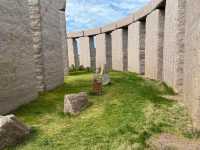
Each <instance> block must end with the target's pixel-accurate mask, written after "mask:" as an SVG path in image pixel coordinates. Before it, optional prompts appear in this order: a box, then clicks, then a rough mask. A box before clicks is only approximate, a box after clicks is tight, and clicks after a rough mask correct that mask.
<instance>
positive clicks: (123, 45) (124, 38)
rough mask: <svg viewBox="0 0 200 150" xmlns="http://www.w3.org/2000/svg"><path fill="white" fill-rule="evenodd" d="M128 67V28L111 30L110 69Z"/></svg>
mask: <svg viewBox="0 0 200 150" xmlns="http://www.w3.org/2000/svg"><path fill="white" fill-rule="evenodd" d="M127 68H128V30H127V29H117V30H115V31H113V32H112V69H113V70H116V71H127Z"/></svg>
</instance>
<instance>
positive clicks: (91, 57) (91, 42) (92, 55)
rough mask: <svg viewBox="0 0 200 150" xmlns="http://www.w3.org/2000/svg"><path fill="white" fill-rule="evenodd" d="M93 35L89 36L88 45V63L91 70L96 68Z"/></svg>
mask: <svg viewBox="0 0 200 150" xmlns="http://www.w3.org/2000/svg"><path fill="white" fill-rule="evenodd" d="M95 38H96V37H95V36H90V37H89V45H90V64H91V69H92V70H93V71H95V70H96V47H95V41H96V40H95Z"/></svg>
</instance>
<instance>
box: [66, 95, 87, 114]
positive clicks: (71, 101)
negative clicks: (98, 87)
mask: <svg viewBox="0 0 200 150" xmlns="http://www.w3.org/2000/svg"><path fill="white" fill-rule="evenodd" d="M87 105H88V98H87V94H86V93H84V92H81V93H78V94H70V95H65V99H64V113H70V114H78V113H80V112H81V110H82V109H83V108H84V107H86V106H87Z"/></svg>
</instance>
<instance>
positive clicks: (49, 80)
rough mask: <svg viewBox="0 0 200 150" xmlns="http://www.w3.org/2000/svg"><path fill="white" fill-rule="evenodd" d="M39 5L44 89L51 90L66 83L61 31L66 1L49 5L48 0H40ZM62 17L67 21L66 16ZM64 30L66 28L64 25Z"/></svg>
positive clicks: (61, 0) (62, 0)
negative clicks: (62, 11) (61, 13)
mask: <svg viewBox="0 0 200 150" xmlns="http://www.w3.org/2000/svg"><path fill="white" fill-rule="evenodd" d="M34 2H35V1H34ZM39 4H40V5H39V7H40V18H41V20H40V22H41V35H42V41H41V42H42V53H43V68H44V74H43V77H44V85H45V86H44V89H45V90H51V89H54V88H55V87H57V86H59V85H62V84H63V83H64V69H63V68H64V65H63V40H62V39H63V36H62V35H63V33H61V29H60V28H61V24H60V23H61V22H60V19H61V16H60V10H61V9H64V8H65V0H60V1H52V3H48V1H47V0H39ZM62 17H63V19H64V20H65V16H62ZM62 28H65V26H63V25H62ZM63 30H64V29H63Z"/></svg>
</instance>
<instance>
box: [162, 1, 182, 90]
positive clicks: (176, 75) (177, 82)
mask: <svg viewBox="0 0 200 150" xmlns="http://www.w3.org/2000/svg"><path fill="white" fill-rule="evenodd" d="M184 37H185V0H167V1H166V8H165V38H164V50H163V56H164V58H163V80H164V81H165V82H166V83H167V84H168V85H169V86H171V87H173V88H174V90H175V91H176V92H177V93H182V92H183V73H184V71H183V66H184Z"/></svg>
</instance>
